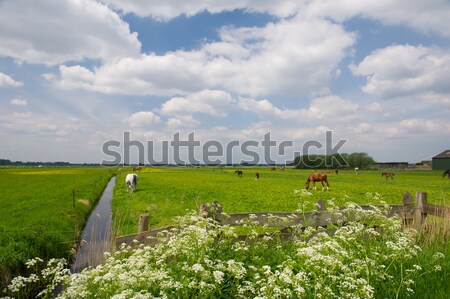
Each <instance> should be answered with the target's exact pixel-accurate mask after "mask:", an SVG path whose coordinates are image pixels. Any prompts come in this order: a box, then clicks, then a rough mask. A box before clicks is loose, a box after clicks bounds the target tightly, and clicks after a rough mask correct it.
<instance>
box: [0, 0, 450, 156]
mask: <svg viewBox="0 0 450 299" xmlns="http://www.w3.org/2000/svg"><path fill="white" fill-rule="evenodd" d="M449 19H450V2H449V1H448V0H429V1H422V0H359V1H351V0H295V1H292V0H280V1H269V0H258V1H256V0H255V1H251V0H244V1H237V0H214V1H212V0H209V1H196V0H192V1H185V0H166V1H143V0H141V1H140V0H129V1H119V0H101V1H100V0H99V1H94V0H63V1H53V0H14V1H10V0H0V41H1V42H0V105H1V109H0V159H10V160H12V161H41V162H45V161H50V162H55V161H67V162H71V163H101V162H105V161H109V162H111V161H117V160H120V162H124V161H127V159H128V160H129V162H131V163H135V162H137V161H138V160H139V159H141V158H142V157H139V154H140V151H143V153H144V154H143V156H144V160H145V161H143V162H145V163H148V162H149V161H150V158H152V159H153V160H155V161H158V159H159V160H161V161H162V160H163V157H164V153H167V156H168V157H169V158H168V159H169V162H172V161H173V160H174V159H175V158H176V157H177V155H178V156H179V157H181V158H182V159H184V160H185V161H186V160H187V161H188V162H189V161H191V160H189V159H188V157H190V156H189V155H190V151H191V150H192V151H193V156H194V157H195V160H196V161H200V162H204V159H205V152H206V153H207V154H208V155H210V156H207V158H208V159H209V160H208V161H210V160H215V161H221V162H224V161H225V160H228V159H230V161H233V162H235V163H237V162H242V161H257V162H260V163H264V162H268V160H269V161H272V160H273V161H275V162H278V163H284V162H285V161H290V160H292V159H293V156H294V155H295V153H300V154H302V153H318V154H331V153H333V151H334V152H338V153H351V152H366V153H368V154H369V155H370V156H372V157H373V158H374V159H375V160H376V161H378V162H391V161H401V162H409V163H416V162H420V161H422V160H429V159H431V157H432V156H434V155H436V154H438V153H440V152H442V151H444V150H445V149H449V148H450V142H449V140H450V124H449V115H450V113H449V112H450V22H448V20H449ZM189 136H190V137H189ZM269 139H270V141H269ZM178 141H179V142H178ZM183 142H184V143H183ZM137 143H139V144H142V145H143V150H142V149H140V147H139V145H136V144H137ZM188 143H189V144H191V145H192V147H191V146H187V145H186V144H188ZM164 144H166V145H167V148H168V149H167V150H166V148H164ZM177 146H178V148H177V149H176V148H175V147H177ZM177 151H179V152H177ZM211 157H213V158H211Z"/></svg>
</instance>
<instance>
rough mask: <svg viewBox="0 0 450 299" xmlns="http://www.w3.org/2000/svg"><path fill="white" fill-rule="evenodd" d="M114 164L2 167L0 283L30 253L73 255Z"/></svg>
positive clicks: (30, 254) (17, 268)
mask: <svg viewBox="0 0 450 299" xmlns="http://www.w3.org/2000/svg"><path fill="white" fill-rule="evenodd" d="M113 171H114V169H110V168H100V167H98V168H93V167H42V168H40V167H39V168H38V167H5V168H0V190H1V193H0V206H1V208H0V275H1V286H4V285H3V284H4V282H5V281H6V280H7V279H8V278H9V277H10V276H11V274H13V275H14V274H17V273H18V272H19V271H23V270H24V262H26V261H27V260H28V259H30V258H34V257H41V258H44V259H45V258H53V257H64V258H69V257H70V256H71V254H72V253H73V252H72V248H73V246H74V244H75V243H76V242H77V240H78V238H79V236H80V233H81V230H82V228H83V226H84V223H85V221H86V219H87V216H88V215H89V213H90V211H91V210H92V208H93V207H94V206H95V203H96V201H97V200H98V199H99V197H100V195H101V193H102V191H103V189H104V188H105V186H106V183H107V182H108V181H109V179H110V178H111V176H112V175H113Z"/></svg>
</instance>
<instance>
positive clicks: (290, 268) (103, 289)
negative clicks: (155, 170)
mask: <svg viewBox="0 0 450 299" xmlns="http://www.w3.org/2000/svg"><path fill="white" fill-rule="evenodd" d="M305 196H308V195H305V194H303V195H302V197H305ZM327 212H328V213H329V214H330V218H332V219H337V220H339V221H336V222H337V224H336V225H335V226H334V227H333V229H332V230H330V229H326V228H323V227H317V228H315V227H301V228H297V229H294V230H293V233H292V236H291V238H290V239H289V240H287V241H286V240H283V239H282V238H281V236H280V234H279V233H271V234H266V235H264V236H257V235H255V234H253V233H252V234H251V235H250V236H247V237H243V236H238V234H237V233H236V231H235V228H234V227H231V226H226V225H225V226H222V225H220V224H219V223H218V222H216V221H214V220H212V219H208V218H204V217H198V216H196V215H195V214H194V213H191V214H188V215H186V216H184V217H180V218H178V219H177V221H178V225H177V227H176V228H173V229H170V230H167V231H165V232H163V233H162V234H161V235H160V236H159V237H158V238H157V241H158V242H156V245H152V246H144V245H136V246H134V247H130V246H123V247H122V248H121V249H120V250H118V251H117V252H115V253H114V254H106V262H105V263H104V264H102V265H99V266H97V267H96V268H92V269H85V270H84V271H82V272H81V273H76V274H71V275H69V274H68V273H66V272H64V271H63V269H60V268H58V267H55V266H54V265H53V267H50V268H51V269H55V270H57V271H60V272H61V275H56V274H55V272H54V271H53V270H48V271H47V272H45V273H46V274H44V272H42V273H43V275H44V276H45V275H49V276H52V277H56V278H57V279H56V280H55V281H58V282H59V281H61V280H62V277H64V291H63V292H62V293H61V294H60V295H59V298H116V299H119V298H374V297H376V292H377V288H378V287H379V286H380V285H383V286H386V288H388V289H389V290H390V291H389V297H399V296H400V295H401V296H407V295H410V294H411V293H412V292H413V287H414V279H415V278H416V277H419V276H420V275H424V274H426V273H427V271H437V270H439V265H437V264H436V265H435V267H433V269H431V270H427V269H423V267H422V266H421V265H419V264H418V263H417V255H418V253H420V248H419V247H418V246H416V245H414V232H411V231H404V230H403V229H402V227H401V220H400V219H398V218H392V217H387V210H386V209H385V208H378V207H372V209H364V208H362V207H360V206H357V205H355V204H348V205H347V206H346V208H344V209H339V208H336V207H333V206H331V207H330V208H329V209H328V210H327ZM343 219H346V220H345V221H344V220H343ZM277 221H278V219H277ZM367 223H369V224H370V225H367ZM243 224H246V225H247V226H250V228H252V227H251V226H252V225H257V222H256V218H255V215H252V216H251V217H250V219H248V221H243ZM255 230H256V228H255ZM251 231H252V232H253V231H254V230H251ZM434 258H435V259H436V261H438V260H440V259H442V254H436V255H435V257H434ZM30 265H33V262H30ZM47 273H48V274H47ZM21 279H22V278H17V279H15V281H13V284H12V286H11V288H10V289H9V291H10V293H11V294H12V295H14V294H15V293H16V292H17V291H18V290H20V289H21V288H22V287H23V285H26V283H25V282H24V281H22V280H21ZM28 279H29V280H33V279H34V277H33V278H32V277H31V276H30V278H28ZM48 290H51V288H49V289H48ZM41 296H45V293H43V294H42V295H41Z"/></svg>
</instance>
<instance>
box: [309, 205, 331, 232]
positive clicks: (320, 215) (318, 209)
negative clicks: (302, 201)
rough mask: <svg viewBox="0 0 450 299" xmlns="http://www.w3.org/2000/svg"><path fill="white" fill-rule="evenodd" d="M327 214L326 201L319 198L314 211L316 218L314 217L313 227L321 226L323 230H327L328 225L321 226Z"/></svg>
mask: <svg viewBox="0 0 450 299" xmlns="http://www.w3.org/2000/svg"><path fill="white" fill-rule="evenodd" d="M325 212H326V206H325V201H324V200H323V199H322V198H319V200H318V201H317V203H316V210H315V211H314V216H313V217H312V223H311V225H313V226H315V227H319V226H321V227H323V228H327V226H328V225H319V224H320V223H321V222H322V221H321V220H322V218H323V216H324V213H325Z"/></svg>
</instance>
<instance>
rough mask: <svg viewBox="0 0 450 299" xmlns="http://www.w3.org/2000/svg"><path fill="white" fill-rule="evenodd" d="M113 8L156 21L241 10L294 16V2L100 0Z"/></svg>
mask: <svg viewBox="0 0 450 299" xmlns="http://www.w3.org/2000/svg"><path fill="white" fill-rule="evenodd" d="M102 1H103V2H104V3H107V4H109V5H110V6H112V7H113V8H115V9H119V10H121V11H123V12H124V13H134V14H136V15H138V16H141V17H145V16H150V17H152V18H154V19H156V20H160V21H169V20H171V19H173V18H175V17H178V16H180V15H186V16H193V15H196V14H198V13H201V12H204V11H208V12H209V13H212V14H214V13H220V12H224V11H233V10H235V9H243V10H246V11H249V12H268V13H271V14H273V15H277V16H281V17H286V16H290V15H293V14H295V12H296V11H297V7H298V1H292V0H290V1H277V2H276V3H275V2H273V1H271V0H259V1H257V2H255V1H251V0H244V1H242V0H207V1H197V0H192V1H184V0H167V1H139V0H129V1H120V0H102Z"/></svg>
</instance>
